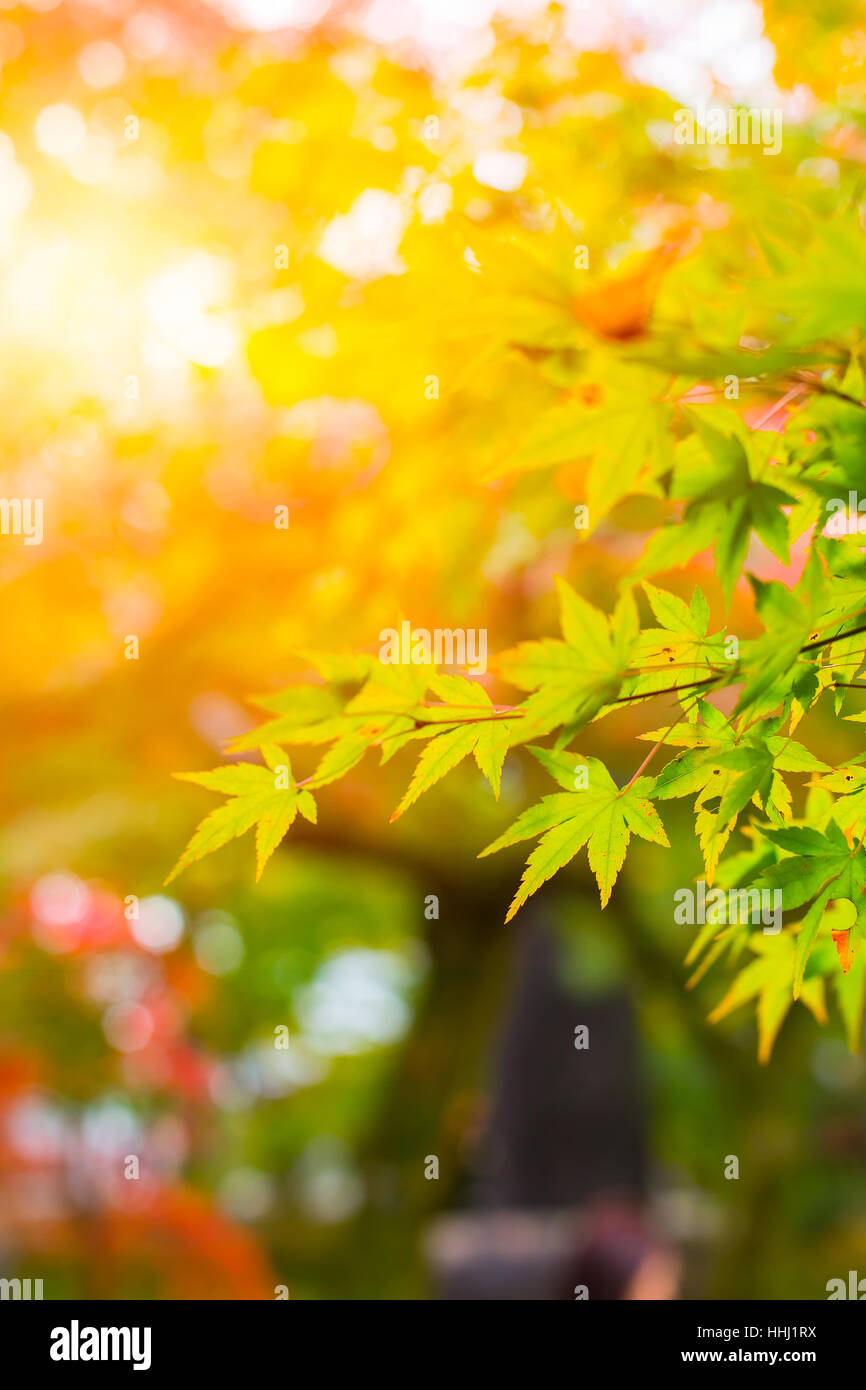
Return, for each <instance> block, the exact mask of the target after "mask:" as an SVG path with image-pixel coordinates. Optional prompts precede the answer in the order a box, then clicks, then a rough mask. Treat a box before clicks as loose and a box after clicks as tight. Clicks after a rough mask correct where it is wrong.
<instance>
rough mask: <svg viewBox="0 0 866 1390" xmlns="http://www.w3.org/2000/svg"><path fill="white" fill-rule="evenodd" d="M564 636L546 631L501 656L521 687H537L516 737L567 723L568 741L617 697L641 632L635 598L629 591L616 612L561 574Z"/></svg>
mask: <svg viewBox="0 0 866 1390" xmlns="http://www.w3.org/2000/svg"><path fill="white" fill-rule="evenodd" d="M556 582H557V592H558V595H559V604H560V621H561V624H562V634H563V637H564V638H565V640H564V641H562V642H561V641H559V640H558V639H556V638H552V637H548V638H544V639H543V640H542V641H539V642H521V643H520V645H519V646H517V647H514V648H513V649H512V650H511V651H506V652H504V653H503V654H502V656H501V657H500V659H499V662H498V666H499V670H500V671H501V673H502V675H503V676H504V677H505V678H506V680H508V681H510V682H511V684H512V685H516V686H517V687H518V688H519V689H520V690H528V691H532V692H534V693H533V694H531V695H530V697H529V699H528V700H526V701H525V702H524V704H523V706H522V718H521V720H520V724H519V726H518V727H516V729H515V734H514V737H515V738H516V739H519V740H520V741H525V740H526V739H528V738H536V737H538V736H540V735H541V734H546V733H549V732H550V731H551V730H552V729H554V728H556V727H557V725H563V726H564V730H563V736H562V737H563V742H567V741H568V740H569V739H571V738H573V737H574V735H575V734H576V733H577V732H578V731H579V730H580V729H582V728H583V727H584V725H585V724H588V723H589V721H590V720H591V719H592V718H593V717H594V716H595V715H596V714H598V713H599V711H600V710H601V709H603V707H604V706H605V705H606V704H608V703H609V702H610V701H611V700H613V699H615V698H616V695H617V693H618V692H619V689H620V686H621V685H622V682H623V679H624V677H625V672H626V670H627V668H628V660H629V657H630V655H631V652H632V650H633V648H634V645H635V643H636V642H637V638H638V629H639V623H638V616H637V609H636V606H635V603H634V599H633V597H632V595H631V594H630V593H626V594H625V595H623V597H622V598H621V599H620V601H619V603H618V604H617V607H616V609H615V610H614V614H613V617H612V618H608V617H607V616H606V615H605V614H604V613H602V612H601V611H600V610H599V609H598V608H594V607H593V606H592V604H591V603H587V601H586V599H584V598H581V597H580V596H579V595H578V594H576V593H575V592H574V590H573V589H572V588H571V586H570V585H569V584H568V583H567V582H566V581H565V580H564V579H562V578H560V577H559V576H557V581H556Z"/></svg>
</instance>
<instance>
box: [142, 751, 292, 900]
mask: <svg viewBox="0 0 866 1390" xmlns="http://www.w3.org/2000/svg"><path fill="white" fill-rule="evenodd" d="M262 751H263V754H264V756H265V761H266V762H267V767H258V766H254V765H253V764H251V763H235V764H230V765H229V766H227V767H217V768H213V769H212V770H211V771H210V772H181V773H178V774H177V776H178V777H179V778H180V779H181V780H182V781H184V782H194V783H196V785H197V786H200V787H207V789H208V790H209V791H216V792H223V793H225V794H226V795H227V796H228V797H229V800H228V801H227V802H226V804H225V805H224V806H218V807H217V809H216V810H215V811H211V813H210V815H208V816H205V818H204V820H203V821H202V822H201V824H200V825H199V826H198V828H197V829H196V831H195V833H194V834H193V836H192V839H191V840H190V842H189V844H188V845H187V847H186V849H185V850H184V852H183V854H182V855H181V857H180V859H179V860H178V861H177V863H176V864H175V866H174V868H173V869H172V871H171V873H170V874H169V876H168V878H167V879H166V883H171V881H172V879H175V878H177V876H178V874H180V873H182V872H183V870H184V869H185V868H187V867H188V866H189V865H190V864H192V863H193V862H194V861H195V860H197V859H202V858H203V857H204V855H206V854H212V853H213V851H214V850H217V849H221V848H222V846H223V845H226V844H228V842H229V840H233V839H235V838H236V837H237V836H238V835H244V834H246V832H247V831H248V830H251V829H252V828H253V826H255V827H256V879H257V880H258V879H260V878H261V876H262V871H263V869H264V867H265V865H266V863H267V862H268V860H269V859H270V857H271V855H272V854H273V852H274V850H275V849H276V848H277V846H278V845H279V843H280V841H281V840H282V839H283V837H284V835H285V834H286V832H287V831H288V829H289V827H290V826H291V824H292V822H293V821H294V819H295V817H296V816H297V815H298V813H300V814H301V815H302V816H304V817H305V818H306V819H307V820H309V821H312V822H313V823H315V820H316V803H315V801H314V799H313V797H312V796H311V795H310V793H309V791H307V790H306V788H304V787H298V786H297V785H296V784H295V782H294V780H293V778H292V772H291V767H290V765H289V760H288V758H287V756H286V754H285V753H284V752H283V750H282V749H281V748H277V747H274V746H270V747H266V748H265V749H263V750H262Z"/></svg>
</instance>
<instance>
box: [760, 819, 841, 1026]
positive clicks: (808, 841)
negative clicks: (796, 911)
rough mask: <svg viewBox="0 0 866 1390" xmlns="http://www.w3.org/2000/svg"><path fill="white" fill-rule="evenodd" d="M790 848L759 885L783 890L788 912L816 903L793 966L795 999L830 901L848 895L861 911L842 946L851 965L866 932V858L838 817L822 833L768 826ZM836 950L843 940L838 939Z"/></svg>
mask: <svg viewBox="0 0 866 1390" xmlns="http://www.w3.org/2000/svg"><path fill="white" fill-rule="evenodd" d="M761 833H762V835H763V836H764V838H765V839H768V840H770V841H771V842H772V843H773V844H775V845H777V846H778V847H779V848H780V849H781V850H783V851H784V852H785V857H784V858H782V859H780V860H779V861H778V863H776V864H771V865H769V866H768V867H767V868H765V869H764V870H763V871H762V873H761V875H760V877H759V879H758V880H756V887H763V886H767V887H770V888H776V889H780V890H781V892H782V904H783V909H784V910H785V911H789V910H791V909H793V908H797V907H803V906H805V904H806V903H811V906H810V907H809V909H808V911H807V913H806V916H805V917H804V918H803V920H802V922H801V923H800V927H799V931H798V933H797V946H796V955H795V969H794V998H795V999H796V998H797V996H798V995H799V993H800V990H801V988H802V983H803V976H804V972H805V969H806V964H807V962H808V960H809V955H810V953H811V951H812V948H813V946H814V944H815V940H816V938H817V935H818V931H819V929H820V927H821V923H822V920H823V917H824V912H825V909H826V907H827V905H828V904H829V903H830V902H836V901H838V900H839V899H847V901H848V902H849V903H851V904H852V906H853V909H854V912H855V913H856V923H855V924H854V925H853V926H851V927H850V929H849V927H848V925H846V924H843V925H842V928H841V930H842V931H844V934H845V940H844V942H842V943H841V949H840V950H839V955H840V959H841V961H842V965H843V969H844V968H845V967H846V963H847V967H848V968H850V964H851V959H852V958H853V953H854V951H855V950H856V948H857V945H858V944H859V941H860V939H861V937H862V934H863V924H864V921H866V899H864V896H863V895H864V894H866V859H864V858H863V856H862V855H861V854H860V852H859V846H858V847H857V848H856V849H852V848H851V846H850V845H849V843H848V841H847V840H846V838H845V836H844V834H843V832H842V831H841V830H840V828H839V826H838V825H837V824H836V823H835V821H832V820H828V822H827V825H826V827H825V829H824V830H823V831H821V830H816V829H814V828H812V827H804V826H786V827H783V828H782V829H772V828H770V827H766V828H764V829H763V830H762V832H761ZM836 944H837V948H838V947H839V945H840V943H839V942H837V943H836Z"/></svg>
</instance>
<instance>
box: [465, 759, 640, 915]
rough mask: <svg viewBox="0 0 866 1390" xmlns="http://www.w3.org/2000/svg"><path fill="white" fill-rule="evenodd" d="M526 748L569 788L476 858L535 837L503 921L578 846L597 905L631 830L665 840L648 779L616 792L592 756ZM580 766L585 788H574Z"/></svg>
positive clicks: (616, 869)
mask: <svg viewBox="0 0 866 1390" xmlns="http://www.w3.org/2000/svg"><path fill="white" fill-rule="evenodd" d="M530 751H531V752H532V753H534V754H535V756H536V757H537V758H538V759H539V761H540V762H542V763H543V764H544V766H545V767H546V768H547V769H548V771H549V772H551V773H552V775H553V776H554V777H555V779H556V781H557V782H558V783H559V785H560V786H565V787H569V788H572V790H570V791H567V792H565V793H560V794H558V795H552V796H547V797H544V798H543V799H542V800H541V801H540V802H539V803H538V804H537V805H535V806H532V807H530V808H529V809H528V810H527V811H524V813H523V814H522V815H521V816H519V817H518V819H517V820H516V821H515V823H514V824H513V825H512V826H511V827H510V829H508V830H506V831H505V832H504V834H502V835H500V836H499V838H498V839H497V840H494V841H493V843H492V844H490V845H488V846H487V848H486V849H484V850H482V851H481V854H480V855H479V856H478V857H479V858H483V857H484V856H485V855H488V854H494V853H496V851H497V850H500V849H504V848H505V847H506V846H507V845H512V844H516V843H517V842H518V841H520V840H526V839H532V838H534V837H535V836H536V835H541V839H540V841H539V843H538V845H537V846H536V848H535V849H534V850H533V851H532V853H531V854H530V856H529V858H528V860H527V861H526V869H525V870H524V874H523V878H522V879H521V883H520V887H519V889H518V891H517V894H516V896H515V898H514V900H513V902H512V903H511V906H510V908H509V909H508V916H507V917H506V919H505V920H506V922H510V921H511V918H512V917H513V916H514V914H515V913H516V912H517V911H518V909H519V908H520V907H521V906H522V905H523V903H525V902H526V900H527V898H530V897H531V896H532V894H533V893H535V892H537V891H538V889H539V888H540V887H541V885H542V884H543V883H545V882H546V881H547V880H548V879H549V878H552V877H553V875H554V874H555V873H556V872H557V871H558V870H559V869H561V868H562V867H563V865H565V864H567V863H569V861H570V860H572V859H573V858H574V857H575V855H576V854H577V853H578V852H579V851H580V850H581V849H582V848H583V847H584V845H586V847H587V854H588V858H589V866H590V868H591V869H592V871H593V873H594V874H595V877H596V881H597V883H598V887H599V893H600V895H601V905H602V907H605V906H606V904H607V902H608V901H609V899H610V894H611V890H612V888H613V885H614V883H615V882H616V878H617V875H618V874H619V871H620V869H621V868H622V865H623V863H624V861H625V856H626V850H627V848H628V843H629V839H630V837H631V834H632V832H633V833H634V834H636V835H640V836H641V838H642V839H644V840H650V841H652V842H653V843H654V844H657V845H667V844H668V838H667V835H666V834H665V829H664V826H663V825H662V822H661V820H660V819H659V816H658V813H657V811H656V809H655V807H654V806H653V804H652V802H651V801H650V800H649V793H651V791H652V785H653V783H652V779H651V778H648V777H641V778H638V780H637V781H636V782H634V783H632V785H630V786H628V787H624V788H623V789H622V790H620V789H619V788H618V787H617V785H616V783H615V782H614V780H613V778H612V777H611V775H610V773H609V772H608V770H607V768H606V767H605V766H604V764H603V763H601V762H599V761H598V759H597V758H587V759H585V760H584V759H581V760H579V761H576V760H575V759H574V757H571V756H568V755H566V754H563V753H555V752H551V751H550V750H548V749H543V748H532V749H530ZM580 770H584V771H585V773H586V786H585V787H582V789H581V790H579V791H575V790H573V788H574V786H575V776H576V773H577V772H578V771H580Z"/></svg>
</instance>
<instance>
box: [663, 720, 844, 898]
mask: <svg viewBox="0 0 866 1390" xmlns="http://www.w3.org/2000/svg"><path fill="white" fill-rule="evenodd" d="M698 714H699V717H700V722H699V723H697V724H695V725H691V724H688V723H685V724H677V725H675V726H674V727H673V729H671V730H670V731H665V730H655V731H653V732H651V733H647V734H641V735H640V737H641V738H642V739H647V740H658V739H660V738H662V737H664V738H665V740H666V742H667V743H669V744H671V745H673V746H674V747H677V746H679V747H682V748H684V749H685V750H686V751H685V752H683V753H680V754H678V756H677V757H675V758H673V759H672V760H671V761H670V762H669V763H668V764H667V765H666V766H665V767H664V768H663V769H662V771H661V773H660V774H659V775H658V777H657V779H656V790H655V798H656V800H659V801H667V800H669V799H670V798H671V797H680V796H689V795H692V794H693V793H696V800H695V810H696V813H697V814H696V822H695V826H696V829H697V832H698V837H699V840H700V845H701V850H702V852H703V855H704V864H705V867H706V873H707V879H708V881H709V882H712V881H713V878H714V876H715V871H716V867H717V865H718V861H719V856H720V855H721V853H722V850H723V849H724V847H725V845H726V844H727V842H728V840H729V838H730V836H731V833H732V831H733V829H734V827H735V825H736V823H737V819H738V817H739V815H740V813H741V812H742V811H743V810H744V809H745V808H746V806H748V804H749V802H752V803H753V804H754V805H755V806H756V807H757V808H758V809H759V810H763V811H764V812H766V814H767V815H768V816H769V817H770V818H771V819H772V820H775V821H776V822H777V823H779V822H782V821H785V820H788V819H790V814H791V796H790V792H789V791H788V788H787V786H786V784H785V782H784V779H783V778H782V776H781V773H782V772H821V771H826V764H824V763H822V762H820V760H819V759H818V758H816V757H814V756H813V755H812V754H811V753H810V752H809V750H808V749H807V748H804V747H803V745H802V744H799V743H795V742H794V741H793V740H792V739H790V738H786V737H784V736H782V735H780V734H776V733H774V732H772V731H773V730H775V729H776V728H777V727H778V724H779V722H780V721H779V720H774V721H767V722H766V723H765V725H764V727H765V729H766V730H767V732H766V733H765V734H763V735H759V734H751V733H748V734H745V735H743V736H740V735H738V733H737V731H736V729H735V727H734V726H733V724H731V723H730V722H729V720H727V719H726V718H725V716H724V715H723V714H721V713H720V712H719V710H717V709H716V708H715V707H714V706H713V705H710V704H708V703H707V702H706V701H705V700H700V701H699V702H698ZM716 800H717V801H718V805H717V806H715V807H713V806H711V805H708V803H709V802H715V801H716Z"/></svg>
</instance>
